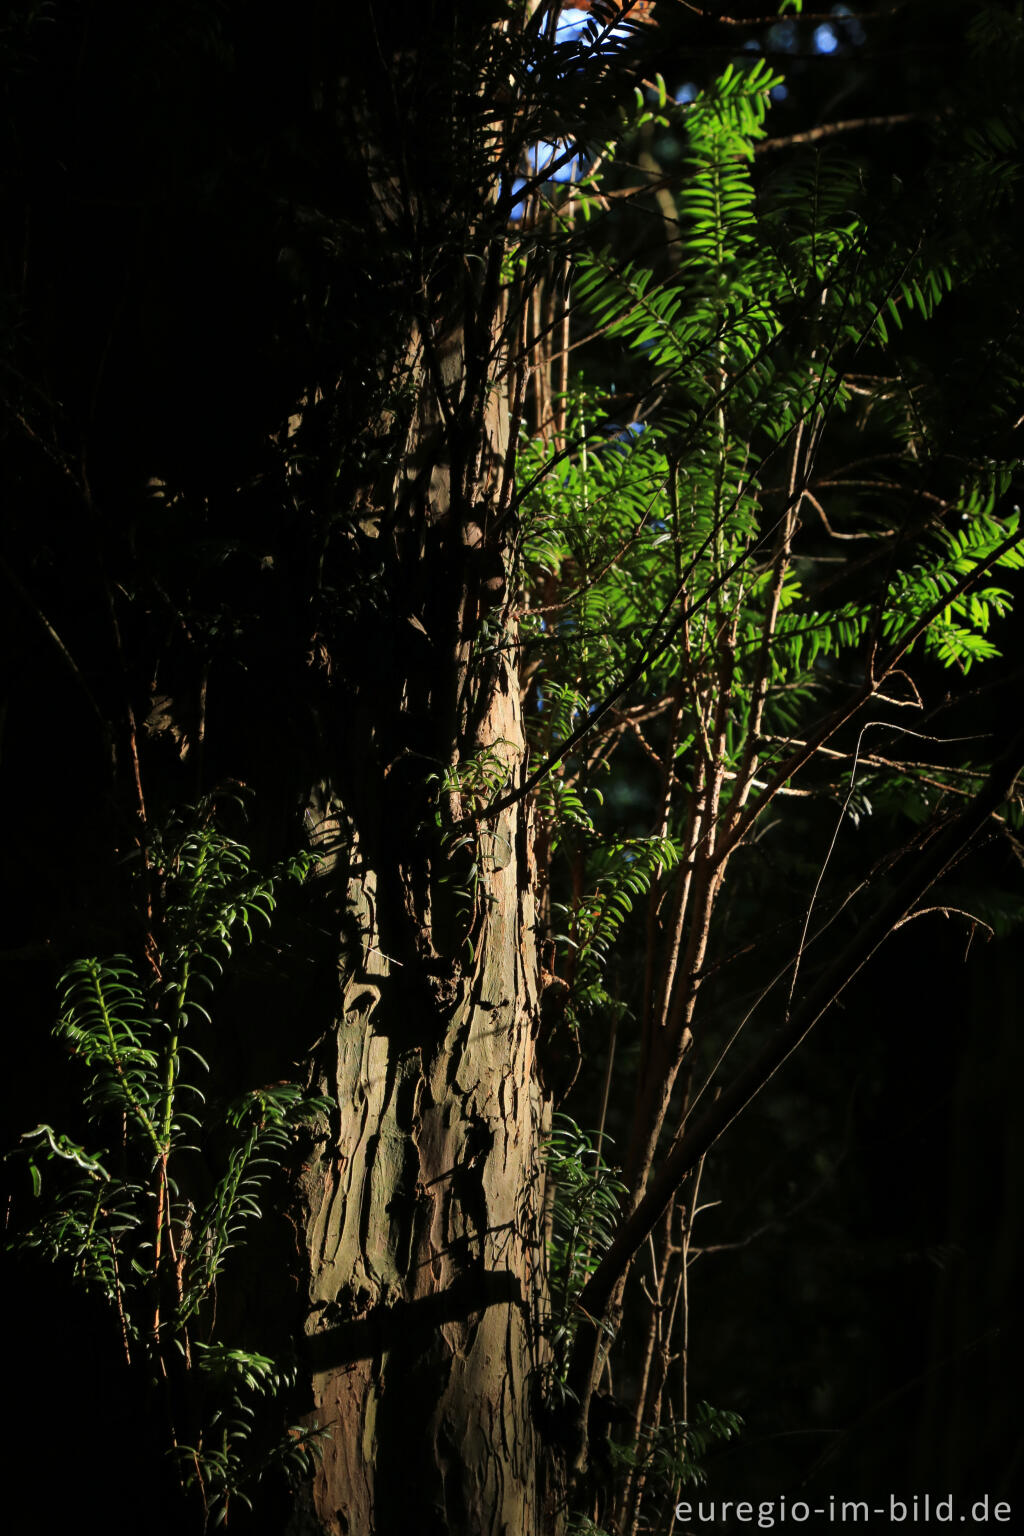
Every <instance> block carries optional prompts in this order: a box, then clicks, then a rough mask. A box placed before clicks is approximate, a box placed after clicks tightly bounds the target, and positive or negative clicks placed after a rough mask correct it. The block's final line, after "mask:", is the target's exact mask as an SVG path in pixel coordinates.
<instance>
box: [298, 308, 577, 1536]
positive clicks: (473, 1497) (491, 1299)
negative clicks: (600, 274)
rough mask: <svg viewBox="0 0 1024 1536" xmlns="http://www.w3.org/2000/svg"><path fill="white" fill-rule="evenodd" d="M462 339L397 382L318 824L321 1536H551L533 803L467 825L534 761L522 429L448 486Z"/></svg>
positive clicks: (501, 431)
mask: <svg viewBox="0 0 1024 1536" xmlns="http://www.w3.org/2000/svg"><path fill="white" fill-rule="evenodd" d="M463 336H464V331H463V327H462V326H461V325H458V324H456V325H449V326H448V328H447V330H446V333H445V337H444V342H443V344H440V343H434V345H433V353H432V349H431V343H430V341H429V340H428V339H426V338H425V337H423V336H421V335H417V337H416V338H415V339H414V342H413V345H412V348H411V351H410V357H409V359H408V360H407V361H408V365H409V369H410V374H411V376H412V377H414V378H415V379H416V381H417V387H416V391H415V398H416V402H417V403H416V408H415V410H414V413H413V418H412V422H411V425H410V427H409V432H408V438H407V442H406V449H405V454H404V459H403V463H402V466H401V469H400V472H399V474H398V476H397V478H396V481H395V488H394V492H393V498H392V504H391V505H390V506H388V507H384V508H375V509H374V510H373V513H372V514H371V516H370V518H369V519H364V527H365V526H367V525H369V526H370V528H371V532H372V536H373V537H374V538H377V539H379V540H381V541H382V542H384V543H385V545H386V547H385V549H384V551H383V554H382V558H383V560H384V563H385V565H386V567H387V569H388V578H387V585H386V593H387V597H386V606H387V608H388V610H389V611H388V614H387V617H386V619H385V620H384V621H383V623H382V625H381V626H380V627H379V628H378V631H377V635H376V639H375V641H374V643H373V644H372V645H368V646H367V649H366V651H365V652H364V654H363V657H362V659H361V661H360V663H359V665H358V668H357V669H356V672H355V683H356V686H355V689H354V695H355V697H354V702H350V701H349V700H346V701H345V702H344V704H343V705H342V707H343V708H346V710H347V711H348V713H347V718H346V720H345V725H344V732H343V735H341V736H340V737H339V741H338V745H339V747H340V754H339V760H338V763H337V777H336V781H335V782H334V783H332V784H331V785H330V786H329V787H324V788H322V789H321V790H320V791H319V792H318V793H317V795H315V796H314V797H313V799H312V802H311V805H310V808H309V811H308V812H307V821H308V822H309V823H311V824H312V825H313V826H314V827H315V828H316V832H315V838H314V841H318V842H319V843H320V845H321V846H322V847H323V848H324V849H325V851H328V857H327V859H326V861H325V866H324V870H325V878H326V879H327V880H328V881H331V882H337V884H338V887H339V888H340V889H341V890H343V892H344V895H343V900H342V924H341V928H342V931H341V934H340V936H339V937H340V941H341V959H340V963H339V1006H338V1015H337V1019H336V1022H335V1025H334V1028H333V1030H332V1031H331V1033H330V1037H329V1040H328V1042H327V1043H326V1045H325V1047H324V1051H323V1055H322V1057H321V1065H320V1067H319V1069H318V1072H319V1077H318V1085H319V1088H320V1089H321V1091H323V1092H325V1093H327V1094H329V1095H330V1096H331V1097H332V1098H334V1099H335V1101H336V1103H337V1106H338V1107H337V1118H336V1121H335V1123H334V1124H333V1125H332V1127H331V1134H330V1137H329V1138H328V1140H327V1141H326V1143H325V1144H324V1145H323V1146H322V1148H321V1151H320V1153H319V1155H318V1156H317V1157H316V1158H315V1160H313V1161H312V1162H311V1163H310V1164H309V1165H308V1166H307V1167H306V1168H305V1170H304V1172H303V1174H302V1178H301V1186H300V1208H299V1210H298V1211H297V1212H296V1219H297V1224H298V1228H299V1234H300V1248H301V1251H302V1262H303V1264H304V1266H305V1273H306V1283H307V1284H308V1312H307V1316H306V1320H305V1335H306V1346H307V1350H308V1359H309V1362H310V1365H311V1367H312V1373H313V1374H312V1391H313V1400H314V1401H313V1409H312V1413H311V1415H310V1420H311V1422H315V1423H316V1424H318V1425H319V1426H321V1427H322V1428H324V1429H325V1430H327V1431H328V1434H329V1439H326V1440H325V1441H324V1444H323V1460H322V1463H321V1465H320V1468H319V1471H318V1473H317V1475H316V1477H315V1481H314V1483H313V1486H312V1488H310V1489H307V1490H305V1493H304V1495H303V1497H302V1498H301V1499H300V1500H299V1504H298V1507H297V1510H296V1516H295V1519H294V1522H293V1525H292V1529H293V1530H294V1531H316V1532H330V1533H331V1536H345V1533H352V1536H355V1533H359V1536H363V1533H370V1532H380V1533H384V1532H391V1531H395V1532H397V1531H400V1530H401V1531H405V1530H409V1529H416V1530H417V1531H418V1532H422V1533H425V1536H426V1533H432V1532H437V1533H438V1536H440V1533H452V1532H465V1533H467V1536H469V1533H473V1536H483V1533H487V1532H494V1533H496V1536H497V1533H499V1532H500V1533H503V1536H527V1533H538V1532H540V1531H544V1532H550V1531H553V1530H555V1529H557V1515H556V1513H555V1511H554V1509H553V1507H552V1500H553V1497H554V1491H553V1489H552V1488H550V1487H545V1478H544V1473H543V1462H544V1453H543V1448H542V1445H541V1441H540V1438H539V1435H538V1430H537V1427H536V1424H535V1407H536V1403H537V1392H538V1388H539V1382H538V1379H537V1374H536V1373H537V1368H538V1366H539V1364H540V1353H541V1348H542V1345H541V1341H540V1339H539V1338H538V1334H537V1318H538V1316H539V1310H540V1309H539V1301H540V1297H541V1294H542V1289H543V1283H544V1281H543V1262H542V1260H543V1249H542V1244H541V1236H540V1221H539V1213H540V1209H541V1203H542V1187H541V1185H542V1178H541V1168H540V1165H539V1156H538V1154H539V1145H540V1141H539V1138H540V1134H541V1131H542V1128H543V1123H544V1117H545V1106H544V1101H543V1098H542V1096H541V1093H540V1090H539V1088H538V1085H537V1079H536V1074H535V1070H534V1039H535V1033H536V1023H537V1018H538V1010H537V974H538V965H537V956H536V950H535V941H534V890H533V878H532V871H533V861H532V856H531V849H530V829H529V818H528V815H527V813H526V812H525V809H524V804H523V803H522V802H520V803H516V804H513V805H512V806H510V807H509V808H508V809H506V810H505V811H504V812H502V813H501V815H500V816H499V817H497V818H494V819H491V820H489V821H481V822H475V821H474V820H473V816H472V813H473V811H474V809H475V808H476V809H478V808H479V807H480V806H481V804H482V803H484V802H486V801H487V800H488V799H489V798H493V787H494V786H498V787H500V788H501V789H503V790H507V788H508V786H509V784H510V783H511V784H514V783H515V782H516V781H517V779H518V777H519V776H520V771H521V767H522V764H523V762H524V753H525V744H524V737H523V722H522V714H521V706H520V689H519V680H518V668H517V648H516V640H515V633H514V625H513V623H512V621H511V620H508V619H507V617H506V620H505V622H504V624H503V625H502V624H501V622H500V616H499V614H498V608H494V607H491V606H490V605H491V604H493V601H494V598H495V596H496V595H497V596H498V598H499V599H500V598H501V595H502V578H501V574H500V573H502V572H503V566H502V564H501V560H500V554H499V552H498V550H497V547H496V545H493V546H492V544H491V529H490V526H489V524H490V522H491V520H492V516H493V506H494V502H495V498H496V496H497V494H498V491H499V487H500V484H501V481H502V478H503V473H504V464H505V457H506V454H507V452H508V420H509V418H508V411H507V409H506V406H505V404H504V401H503V400H502V399H501V398H500V397H499V396H498V395H493V396H492V397H491V401H490V404H489V405H488V406H486V407H485V408H484V409H483V413H482V414H483V423H484V427H485V431H484V434H483V443H482V451H478V452H477V456H476V459H477V466H478V467H477V469H476V472H475V474H473V473H471V474H470V475H469V476H468V477H466V478H464V479H463V481H462V484H461V485H460V484H459V483H458V477H457V475H456V466H455V465H454V463H453V460H454V458H455V452H454V451H453V448H454V445H453V436H454V437H455V441H456V442H457V440H458V438H457V433H455V431H454V428H453V422H452V420H451V419H448V420H446V419H445V417H444V413H443V412H442V410H441V408H440V405H439V392H443V393H445V394H446V395H447V398H448V400H449V401H456V400H457V401H458V402H459V404H458V405H457V406H456V407H455V408H454V409H455V411H456V412H459V413H464V412H467V411H470V410H472V403H473V402H472V399H471V396H470V390H469V385H468V382H467V372H468V369H467V363H466V357H465V346H464V340H463ZM481 404H482V402H481ZM467 426H469V427H471V426H472V422H471V421H470V422H468V423H467ZM463 469H464V471H465V466H463ZM496 573H498V574H496ZM499 607H500V602H499ZM485 614H486V615H488V617H489V629H488V631H487V635H488V637H489V646H488V647H487V648H486V649H485V648H484V647H483V646H482V645H481V643H480V642H481V635H482V629H481V620H482V618H483V617H484V615H485ZM367 638H368V637H367ZM348 665H349V666H350V667H351V666H352V663H351V662H350V663H348ZM488 786H491V788H490V789H488Z"/></svg>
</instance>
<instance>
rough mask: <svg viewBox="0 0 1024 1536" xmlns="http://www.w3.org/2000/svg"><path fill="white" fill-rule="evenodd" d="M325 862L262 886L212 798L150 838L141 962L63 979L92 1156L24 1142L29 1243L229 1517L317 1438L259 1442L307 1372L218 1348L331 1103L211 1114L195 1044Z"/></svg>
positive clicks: (91, 966) (77, 971)
mask: <svg viewBox="0 0 1024 1536" xmlns="http://www.w3.org/2000/svg"><path fill="white" fill-rule="evenodd" d="M315 862H316V860H315V858H314V856H313V855H311V854H307V853H302V854H299V855H297V856H296V857H295V858H293V859H291V860H290V861H288V862H287V863H286V864H285V865H282V866H281V867H279V868H277V869H275V870H274V871H272V872H271V873H270V874H269V875H265V876H259V875H257V874H256V873H255V872H254V871H253V869H252V863H251V856H250V853H249V850H248V848H247V847H245V845H244V844H242V843H239V842H237V841H236V840H235V839H233V838H232V837H230V836H228V835H227V834H226V833H225V832H223V831H222V830H221V829H220V827H219V826H218V824H217V804H216V801H215V798H214V797H209V798H207V799H205V800H203V801H202V802H200V803H199V804H198V805H197V806H195V807H194V808H192V809H191V810H190V811H188V812H187V813H183V814H180V815H178V816H175V817H174V818H172V819H171V820H170V821H169V823H168V824H167V825H166V826H165V827H164V828H162V829H161V830H160V831H159V832H158V833H157V834H155V835H154V836H153V837H152V839H151V840H150V843H149V845H148V848H147V850H146V855H145V864H146V870H145V877H146V881H147V886H148V889H149V890H150V891H151V893H152V901H153V906H154V909H155V914H156V917H157V920H156V921H155V923H154V933H153V934H151V935H150V939H149V942H148V943H147V947H146V965H145V968H143V967H140V966H139V965H138V964H137V963H136V962H135V961H134V960H132V959H131V958H130V957H129V956H127V955H115V956H113V957H112V958H110V959H108V960H98V959H95V958H90V959H84V960H78V961H76V962H75V963H74V964H73V965H71V966H70V967H69V968H68V970H67V971H66V973H65V975H64V977H63V980H62V983H61V993H60V1012H59V1018H58V1022H57V1024H56V1027H55V1034H56V1036H57V1038H58V1039H59V1040H60V1041H61V1042H63V1044H64V1045H65V1046H66V1047H67V1049H68V1051H69V1053H70V1054H71V1056H72V1057H73V1058H74V1059H75V1070H76V1071H77V1073H78V1074H79V1076H80V1079H81V1081H82V1086H83V1102H84V1110H85V1123H86V1125H87V1127H88V1129H89V1132H90V1143H89V1147H88V1149H87V1148H86V1147H84V1146H81V1145H79V1144H78V1143H77V1142H75V1141H74V1140H73V1139H72V1138H71V1137H69V1136H68V1135H66V1134H64V1133H63V1132H61V1131H58V1130H56V1129H54V1128H53V1127H52V1126H50V1125H38V1126H36V1127H35V1128H34V1129H33V1130H32V1131H29V1132H27V1133H26V1134H25V1135H24V1136H23V1137H22V1139H21V1151H20V1155H21V1156H22V1157H23V1158H24V1159H25V1161H26V1163H27V1167H28V1172H29V1174H30V1177H31V1181H32V1187H33V1191H34V1194H35V1195H36V1197H38V1199H39V1201H40V1205H41V1209H40V1212H39V1214H38V1215H37V1216H36V1218H35V1219H34V1220H33V1221H32V1222H31V1224H30V1225H29V1226H28V1227H27V1229H26V1230H25V1231H24V1232H23V1233H22V1234H21V1235H20V1237H19V1238H18V1239H17V1245H18V1246H19V1247H21V1248H22V1249H24V1250H27V1251H30V1252H31V1251H36V1252H38V1253H39V1254H40V1255H42V1256H43V1257H45V1258H46V1259H48V1260H50V1261H51V1262H53V1263H54V1264H56V1265H58V1266H61V1267H64V1268H66V1269H67V1270H68V1271H69V1272H70V1274H71V1275H72V1276H73V1278H74V1280H75V1281H76V1282H78V1283H79V1284H81V1285H83V1286H85V1287H86V1288H87V1289H89V1290H92V1291H94V1292H96V1293H98V1294H99V1295H100V1296H101V1297H102V1298H103V1299H104V1301H105V1302H106V1303H107V1305H108V1306H109V1307H110V1308H111V1309H112V1310H113V1312H114V1313H115V1314H116V1316H117V1319H118V1321H119V1326H120V1331H121V1339H122V1346H123V1351H124V1356H125V1360H126V1363H127V1364H128V1365H129V1366H131V1367H133V1368H134V1369H135V1370H136V1371H137V1372H138V1373H139V1374H140V1375H143V1376H144V1377H145V1378H146V1379H148V1380H149V1382H150V1383H151V1385H152V1387H153V1388H154V1389H155V1390H157V1391H158V1392H159V1393H160V1394H161V1395H162V1396H163V1398H164V1400H165V1402H164V1408H165V1412H166V1414H167V1418H168V1421H169V1426H170V1438H171V1441H172V1448H173V1450H174V1453H175V1455H176V1458H177V1462H178V1468H179V1472H180V1475H181V1478H182V1481H183V1484H184V1485H185V1487H186V1488H193V1489H194V1490H195V1492H196V1493H197V1494H198V1495H199V1497H200V1498H201V1502H202V1507H203V1511H204V1514H205V1518H206V1521H207V1522H211V1521H212V1523H213V1524H214V1525H216V1524H219V1523H220V1522H221V1521H223V1520H226V1519H227V1516H228V1513H229V1510H230V1507H231V1505H232V1502H234V1501H240V1502H242V1503H246V1504H247V1503H249V1501H250V1490H251V1488H252V1486H253V1484H254V1483H255V1482H257V1481H258V1480H259V1479H260V1478H261V1477H262V1476H263V1475H264V1473H265V1472H266V1470H267V1469H268V1467H270V1466H272V1465H275V1464H282V1465H283V1466H285V1468H289V1467H290V1468H291V1469H293V1470H295V1471H301V1470H303V1469H305V1468H306V1467H307V1466H308V1462H309V1458H310V1456H311V1455H313V1454H314V1453H315V1452H316V1449H317V1444H318V1435H319V1432H318V1431H315V1430H309V1429H306V1428H303V1427H293V1428H291V1429H289V1430H288V1431H287V1433H286V1434H285V1436H284V1438H283V1439H281V1440H276V1441H275V1440H273V1439H271V1441H270V1443H264V1442H265V1439H266V1437H265V1435H264V1436H261V1435H260V1434H259V1433H257V1431H256V1421H257V1416H258V1413H259V1409H260V1406H261V1404H263V1403H267V1402H270V1403H272V1402H273V1400H274V1399H275V1398H281V1397H282V1396H283V1395H284V1394H286V1393H287V1391H288V1389H289V1388H291V1387H292V1386H293V1385H294V1381H295V1373H294V1368H293V1367H291V1366H282V1365H280V1364H279V1363H277V1362H275V1361H274V1360H272V1359H270V1358H268V1357H267V1356H265V1355H263V1354H261V1353H259V1352H256V1351H253V1350H248V1349H242V1348H233V1347H231V1346H230V1345H229V1344H228V1343H227V1342H226V1341H224V1340H222V1339H221V1338H220V1337H219V1329H218V1325H217V1320H216V1318H217V1307H216V1301H217V1286H218V1282H219V1280H220V1279H221V1277H222V1276H223V1274H224V1271H225V1268H226V1266H227V1264H228V1261H229V1257H230V1255H231V1253H232V1251H233V1250H236V1249H244V1247H245V1244H246V1240H247V1237H248V1235H249V1233H250V1231H251V1230H252V1227H253V1224H254V1223H255V1222H257V1221H259V1220H260V1218H261V1216H262V1215H263V1213H264V1208H265V1201H266V1198H267V1195H268V1192H269V1189H270V1186H271V1181H272V1180H273V1179H274V1177H275V1175H277V1174H278V1172H279V1170H280V1169H281V1167H282V1165H283V1164H284V1163H285V1161H286V1159H287V1158H288V1156H289V1152H290V1150H291V1148H292V1146H293V1144H294V1143H295V1140H296V1137H297V1135H298V1134H299V1133H300V1131H302V1128H304V1127H305V1128H306V1129H305V1131H303V1134H306V1135H309V1134H310V1133H311V1131H312V1130H313V1128H314V1127H315V1126H316V1124H317V1122H318V1121H321V1120H322V1117H323V1116H324V1115H326V1114H328V1113H329V1112H330V1110H331V1108H332V1105H331V1103H330V1101H329V1100H327V1099H325V1098H323V1097H321V1096H318V1095H313V1094H309V1093H307V1092H306V1091H305V1089H303V1088H302V1087H301V1086H300V1085H299V1084H298V1083H288V1082H284V1083H273V1084H270V1085H267V1086H265V1087H260V1088H255V1089H251V1090H249V1091H248V1092H246V1093H244V1094H242V1095H241V1096H240V1097H237V1098H235V1099H233V1100H231V1101H229V1102H226V1103H220V1102H218V1101H217V1100H216V1099H213V1100H211V1101H209V1102H208V1101H207V1098H206V1095H205V1093H204V1086H203V1085H205V1083H206V1080H207V1079H208V1077H209V1073H210V1068H209V1066H208V1062H207V1059H206V1057H205V1056H204V1054H203V1053H202V1052H201V1051H200V1049H199V1046H203V1047H204V1049H206V1050H209V1045H207V1042H208V1041H211V1042H212V1040H213V1037H214V1035H215V1031H216V1025H215V1022H214V1017H213V1014H212V1012H211V1007H212V1004H213V1001H214V993H215V990H216V986H217V983H218V982H219V981H220V979H221V978H222V977H223V975H224V972H225V967H226V966H227V965H229V964H230V961H231V957H232V952H233V946H235V945H237V944H238V942H239V941H241V942H243V943H246V944H250V943H252V942H253V939H254V929H255V928H257V927H258V926H263V927H267V926H269V924H270V922H271V920H272V916H273V912H274V908H275V905H276V903H277V898H278V892H279V890H280V889H281V887H282V886H283V885H284V884H285V883H288V882H301V881H303V880H305V879H306V878H307V877H308V876H309V874H310V873H311V871H312V869H313V868H314V865H315ZM200 1165H201V1166H202V1168H203V1174H202V1176H199V1174H198V1168H199V1166H200ZM44 1175H45V1177H44ZM201 1191H202V1192H201ZM257 1453H258V1454H257Z"/></svg>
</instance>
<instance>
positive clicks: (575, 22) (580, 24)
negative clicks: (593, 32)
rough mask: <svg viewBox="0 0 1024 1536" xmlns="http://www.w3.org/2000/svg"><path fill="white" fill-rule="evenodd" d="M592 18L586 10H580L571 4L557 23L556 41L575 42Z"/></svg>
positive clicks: (561, 14)
mask: <svg viewBox="0 0 1024 1536" xmlns="http://www.w3.org/2000/svg"><path fill="white" fill-rule="evenodd" d="M589 20H590V17H589V15H588V14H587V12H586V11H578V10H576V8H575V6H569V7H568V8H567V9H566V10H564V11H562V12H561V13H560V15H559V17H558V21H557V22H556V23H555V41H556V42H559V43H574V42H576V40H577V39H578V37H579V35H580V33H581V32H582V31H583V28H584V27H585V26H586V24H587V22H588V21H589Z"/></svg>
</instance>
